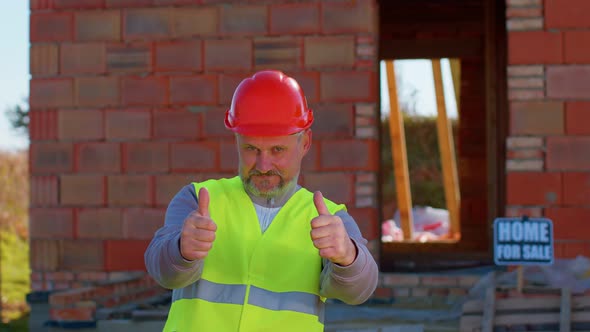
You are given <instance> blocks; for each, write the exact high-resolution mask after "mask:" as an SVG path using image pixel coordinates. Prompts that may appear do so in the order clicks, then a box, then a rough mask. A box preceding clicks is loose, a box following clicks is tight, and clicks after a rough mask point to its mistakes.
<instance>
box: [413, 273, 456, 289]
mask: <svg viewBox="0 0 590 332" xmlns="http://www.w3.org/2000/svg"><path fill="white" fill-rule="evenodd" d="M420 283H421V284H422V285H423V286H426V287H445V286H446V287H449V286H458V285H459V280H458V277H456V276H423V277H420Z"/></svg>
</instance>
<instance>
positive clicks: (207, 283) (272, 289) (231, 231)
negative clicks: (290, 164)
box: [164, 177, 345, 332]
mask: <svg viewBox="0 0 590 332" xmlns="http://www.w3.org/2000/svg"><path fill="white" fill-rule="evenodd" d="M194 186H195V191H196V192H197V193H198V192H199V189H200V188H201V187H206V188H207V190H208V191H209V196H210V203H209V212H210V215H211V219H213V221H215V223H216V224H217V231H216V233H215V242H214V243H213V248H212V249H211V251H209V254H208V256H207V258H205V262H204V266H203V273H202V275H201V279H199V280H198V281H197V282H196V284H195V285H193V291H192V292H190V293H191V294H190V296H188V294H187V295H183V296H181V298H179V299H176V300H175V301H173V303H172V306H171V308H170V312H169V315H168V320H167V321H166V325H165V327H164V331H166V332H185V331H213V332H234V331H242V332H247V331H273V332H275V331H285V332H289V331H293V332H301V331H305V332H313V331H323V330H324V323H323V321H324V302H325V298H323V297H320V295H319V289H320V273H321V270H322V260H321V257H320V256H319V253H318V250H317V249H316V248H315V247H314V246H313V243H312V241H311V237H310V231H311V224H310V221H311V219H313V218H314V217H316V216H317V215H318V213H317V210H316V208H315V206H314V204H313V194H312V193H311V192H309V191H308V190H306V189H303V188H301V189H300V190H298V191H297V192H296V193H295V194H294V195H293V196H292V197H291V198H290V199H289V200H288V201H287V202H286V203H285V205H284V206H283V207H282V208H281V209H280V210H279V212H278V214H277V215H276V217H275V218H274V220H273V222H272V223H271V225H270V226H269V227H268V229H267V230H266V231H265V232H264V234H263V233H262V232H261V230H260V223H259V222H258V216H257V215H256V210H255V208H254V205H253V203H252V201H251V200H250V198H249V197H248V195H247V194H246V192H245V191H244V187H243V184H242V181H241V179H240V178H239V177H234V178H231V179H220V180H208V181H205V182H203V183H194ZM325 201H326V205H327V206H328V210H329V211H330V212H331V213H336V212H337V211H340V210H343V209H345V206H344V205H337V204H335V203H333V202H331V201H329V200H327V199H326V200H325ZM187 293H188V292H187Z"/></svg>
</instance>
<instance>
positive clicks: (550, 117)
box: [510, 101, 565, 135]
mask: <svg viewBox="0 0 590 332" xmlns="http://www.w3.org/2000/svg"><path fill="white" fill-rule="evenodd" d="M564 118H565V117H564V107H563V103H561V102H552V101H543V102H513V103H511V110H510V134H511V135H558V134H563V132H564Z"/></svg>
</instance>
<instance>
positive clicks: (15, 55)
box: [0, 0, 457, 151]
mask: <svg viewBox="0 0 590 332" xmlns="http://www.w3.org/2000/svg"><path fill="white" fill-rule="evenodd" d="M28 15H29V1H26V0H0V40H2V43H0V57H1V59H0V150H12V151H14V150H19V149H25V148H27V147H28V144H29V140H28V138H27V137H26V135H24V134H22V133H19V132H16V131H15V130H14V129H12V128H11V126H10V123H9V121H8V118H7V117H6V109H8V108H12V107H14V106H16V105H18V104H21V105H24V100H25V99H26V98H27V96H28V95H29V78H30V75H29V17H28ZM442 68H443V81H444V83H445V100H446V105H447V114H448V115H449V117H456V114H457V111H456V106H455V100H454V91H453V89H452V80H451V76H450V69H449V65H448V61H445V60H443V61H442ZM395 70H396V76H397V79H398V88H399V89H401V91H399V98H400V100H401V101H402V102H411V103H415V109H416V111H417V113H418V114H423V115H425V114H428V115H435V114H436V99H435V96H434V83H433V82H432V67H431V65H430V61H428V60H424V59H422V60H404V61H396V62H395ZM380 84H381V94H382V96H381V109H382V114H384V115H386V114H388V112H389V93H388V91H387V77H386V75H385V64H384V62H382V63H381V83H380Z"/></svg>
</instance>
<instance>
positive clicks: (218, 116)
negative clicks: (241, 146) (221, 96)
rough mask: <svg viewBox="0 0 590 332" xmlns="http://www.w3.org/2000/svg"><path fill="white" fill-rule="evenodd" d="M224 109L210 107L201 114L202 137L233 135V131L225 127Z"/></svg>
mask: <svg viewBox="0 0 590 332" xmlns="http://www.w3.org/2000/svg"><path fill="white" fill-rule="evenodd" d="M226 111H227V110H226V109H222V108H212V109H210V110H208V111H207V112H205V113H204V114H203V136H204V137H207V138H213V137H228V138H229V137H233V135H234V134H233V132H231V131H230V130H228V129H227V128H225V124H224V120H225V113H226Z"/></svg>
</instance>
